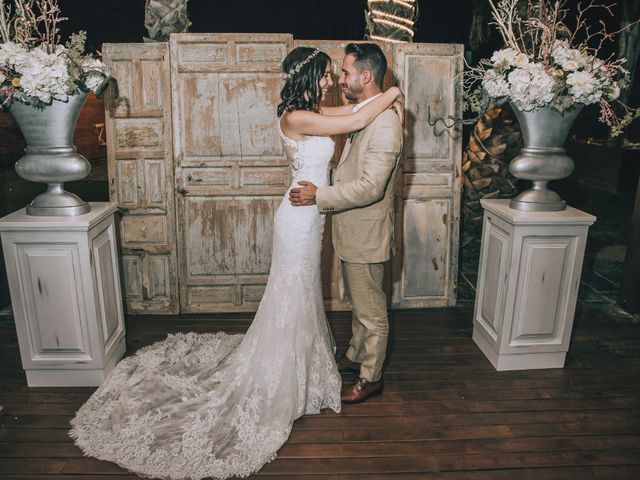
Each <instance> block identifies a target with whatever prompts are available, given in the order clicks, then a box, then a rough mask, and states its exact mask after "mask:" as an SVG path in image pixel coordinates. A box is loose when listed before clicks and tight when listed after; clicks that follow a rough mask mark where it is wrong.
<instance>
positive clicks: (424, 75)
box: [392, 44, 463, 308]
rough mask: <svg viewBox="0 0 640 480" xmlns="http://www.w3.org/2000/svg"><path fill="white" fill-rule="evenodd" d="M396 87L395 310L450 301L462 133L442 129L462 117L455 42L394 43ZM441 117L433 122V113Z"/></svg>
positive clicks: (455, 256) (459, 56)
mask: <svg viewBox="0 0 640 480" xmlns="http://www.w3.org/2000/svg"><path fill="white" fill-rule="evenodd" d="M395 50H396V53H395V56H394V64H395V68H394V71H395V74H396V75H397V77H398V79H399V81H400V84H401V86H402V88H403V91H404V94H405V97H406V100H405V101H406V104H405V108H406V110H405V141H404V163H403V175H402V177H403V178H402V184H403V187H402V201H401V202H400V203H401V204H400V205H399V212H398V213H399V218H402V221H401V222H397V230H396V234H397V237H398V245H399V246H400V249H401V252H402V253H401V255H396V256H395V257H394V260H393V266H392V267H393V268H392V271H393V273H392V276H393V300H392V304H393V306H394V307H395V308H420V307H435V306H447V305H455V302H456V283H457V275H458V267H457V265H458V262H457V259H458V235H459V221H460V219H459V217H460V187H461V184H460V157H461V152H462V150H461V139H460V133H461V132H460V131H459V129H457V128H451V129H447V128H446V127H445V125H444V124H443V122H442V120H444V121H446V123H447V124H451V123H452V121H451V119H450V116H451V117H456V118H460V117H461V116H462V90H461V79H460V73H461V72H462V55H463V49H462V46H461V45H448V44H447V45H435V44H433V45H432V44H403V45H396V46H395ZM437 118H440V119H441V120H439V121H437V122H436V124H435V125H434V126H431V125H430V123H431V124H433V122H434V121H436V120H435V119H437Z"/></svg>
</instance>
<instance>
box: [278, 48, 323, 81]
mask: <svg viewBox="0 0 640 480" xmlns="http://www.w3.org/2000/svg"><path fill="white" fill-rule="evenodd" d="M319 53H320V49H319V48H316V49H315V50H314V51H313V52H312V53H311V54H310V55H309V56H308V57H307V58H305V59H304V60H303V61H301V62H300V63H299V64H297V65H296V66H295V67H293V68H292V69H291V70H289V72H288V73H287V74H286V75H285V76H284V77H285V80H286V79H288V78H291V77H293V76H294V75H295V74H296V73H298V72H299V71H300V70H302V67H304V66H305V65H306V64H307V63H309V62H310V61H311V60H313V59H314V58H316V56H317V55H318V54H319Z"/></svg>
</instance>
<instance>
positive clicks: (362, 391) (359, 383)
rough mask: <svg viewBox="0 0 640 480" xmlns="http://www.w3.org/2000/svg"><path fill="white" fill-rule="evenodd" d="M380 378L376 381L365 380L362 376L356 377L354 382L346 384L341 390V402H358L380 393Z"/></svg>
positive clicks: (381, 386)
mask: <svg viewBox="0 0 640 480" xmlns="http://www.w3.org/2000/svg"><path fill="white" fill-rule="evenodd" d="M382 388H383V382H382V379H380V380H378V381H377V382H367V381H366V380H365V379H364V378H360V377H358V379H357V380H356V383H354V384H353V385H348V386H346V387H345V388H344V390H343V391H342V403H360V402H364V401H365V400H366V399H367V398H370V397H373V396H374V395H379V394H381V393H382Z"/></svg>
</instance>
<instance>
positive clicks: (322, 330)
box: [70, 47, 400, 479]
mask: <svg viewBox="0 0 640 480" xmlns="http://www.w3.org/2000/svg"><path fill="white" fill-rule="evenodd" d="M330 65H331V61H330V58H329V57H328V56H327V54H325V53H324V52H321V51H319V50H317V49H316V50H314V49H312V48H308V47H298V48H296V49H294V50H293V51H291V52H290V53H289V54H288V55H287V57H286V58H285V59H284V61H283V64H282V66H283V70H284V71H285V72H286V82H285V85H284V87H283V89H282V92H281V97H282V103H280V105H279V106H278V116H279V117H281V118H280V120H279V121H278V129H279V133H280V135H281V137H282V142H283V145H284V149H285V151H286V154H287V157H288V159H289V162H290V166H291V169H292V173H293V182H292V185H291V187H290V189H291V188H293V187H294V186H295V185H296V184H297V182H298V181H300V180H302V179H304V180H309V181H312V182H314V183H315V184H316V185H327V184H328V180H329V178H328V177H329V161H330V160H331V157H332V155H333V149H334V144H333V141H332V140H331V138H330V137H329V136H330V135H337V134H343V133H349V132H352V131H356V130H359V129H362V128H363V127H365V126H366V125H368V124H369V123H371V122H372V121H373V120H374V119H375V117H376V116H377V115H379V114H380V113H381V112H383V111H384V110H385V109H387V108H388V107H389V106H391V105H392V104H393V103H394V101H396V99H397V97H398V96H399V95H400V90H399V89H398V88H396V87H392V88H390V89H389V90H387V91H386V92H385V93H384V94H383V95H381V96H379V97H378V98H376V99H375V100H374V101H372V102H370V103H369V104H367V105H366V106H364V107H363V108H361V109H360V110H358V111H357V112H356V113H352V112H351V107H350V106H344V107H334V108H324V107H323V108H321V107H320V102H321V100H322V99H323V98H324V96H325V94H326V92H327V89H328V88H330V87H331V86H332V85H333V81H332V78H331V70H330ZM347 112H348V113H347ZM323 224H324V216H323V215H321V214H319V213H318V210H317V208H316V207H315V206H308V207H294V206H292V205H291V203H290V202H289V199H288V192H287V194H285V195H284V197H283V200H282V203H281V205H280V207H279V208H278V211H277V213H276V216H275V223H274V233H273V255H272V259H271V270H270V274H269V279H268V281H267V285H266V288H265V291H264V295H263V298H262V301H261V303H260V306H259V308H258V311H257V313H256V315H255V318H254V320H253V323H252V324H251V326H250V328H249V329H248V331H247V333H246V334H245V335H227V334H225V333H222V332H218V333H209V334H196V333H187V334H182V333H179V334H176V335H169V336H168V337H167V339H166V340H164V341H161V342H157V343H155V344H153V345H151V346H149V347H146V348H143V349H141V350H139V351H138V352H136V353H135V354H134V355H132V356H130V357H127V358H125V359H124V360H122V361H121V362H120V363H119V364H118V365H117V366H116V367H115V369H114V370H113V372H112V373H111V374H110V375H109V377H108V378H107V380H106V381H105V382H104V383H103V384H102V386H100V388H98V390H96V392H95V393H94V394H93V395H92V396H91V398H89V400H88V401H87V402H86V403H85V404H84V405H83V406H82V407H81V408H80V409H79V410H78V412H77V414H76V416H75V418H74V419H73V420H72V421H71V425H72V427H73V428H72V429H71V432H70V435H71V436H72V437H73V438H74V439H75V442H76V444H77V445H78V446H79V447H80V448H81V449H82V450H83V452H84V453H85V454H86V455H90V456H92V457H96V458H99V459H101V460H108V461H111V462H115V463H117V464H118V465H120V466H122V467H124V468H126V469H128V470H131V471H133V472H135V473H137V474H139V475H141V476H147V477H158V478H166V479H200V478H204V477H214V478H220V479H222V478H228V477H232V476H238V477H243V476H248V475H250V474H251V473H253V472H256V471H257V470H259V469H260V468H261V467H262V466H263V465H264V464H265V463H266V462H269V461H271V460H273V459H274V458H275V456H276V452H277V451H278V449H279V448H280V447H281V446H282V445H283V444H284V442H285V441H286V440H287V438H288V436H289V433H290V432H291V427H292V425H293V422H294V421H295V420H296V419H297V418H299V417H301V416H302V415H310V414H317V413H319V412H320V410H322V409H325V408H330V409H332V410H333V411H335V412H339V411H340V387H341V380H340V375H339V374H338V371H337V368H336V364H335V361H334V357H333V354H334V342H333V337H332V335H331V332H330V330H329V327H328V324H327V321H326V317H325V312H324V308H323V303H322V291H321V283H320V248H321V243H322V232H323Z"/></svg>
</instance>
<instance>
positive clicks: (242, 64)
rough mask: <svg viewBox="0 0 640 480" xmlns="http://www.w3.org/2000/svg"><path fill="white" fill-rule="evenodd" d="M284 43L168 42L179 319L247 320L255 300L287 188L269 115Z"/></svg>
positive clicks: (270, 37)
mask: <svg viewBox="0 0 640 480" xmlns="http://www.w3.org/2000/svg"><path fill="white" fill-rule="evenodd" d="M292 42H293V40H292V38H291V35H285V34H252V35H251V37H250V38H248V37H247V35H243V34H180V35H173V36H172V37H171V40H170V48H171V55H172V59H173V60H172V64H171V83H172V91H173V97H172V100H173V117H172V119H173V125H174V129H173V132H174V137H173V138H174V155H175V162H176V170H175V171H176V187H177V189H176V191H177V192H178V193H177V196H176V204H177V213H178V214H177V218H178V225H177V227H178V239H179V241H178V245H179V248H178V255H179V278H180V299H181V310H182V311H183V312H213V311H253V310H255V309H256V308H257V306H258V303H259V301H260V298H261V297H262V291H263V290H264V286H265V284H266V280H267V277H268V274H269V267H270V263H271V242H272V231H273V217H274V215H275V212H276V209H277V207H278V205H279V203H280V201H281V198H282V195H283V194H284V192H285V191H286V189H287V186H288V185H289V181H290V180H289V179H290V176H289V170H288V163H287V159H286V156H285V154H284V151H283V149H282V145H281V140H280V137H279V135H278V128H277V124H276V121H277V117H276V115H275V112H276V106H277V104H278V103H279V93H280V89H281V88H282V79H281V72H280V63H281V62H282V59H283V58H284V56H285V55H286V53H287V52H288V51H289V50H290V49H291V46H292Z"/></svg>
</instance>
